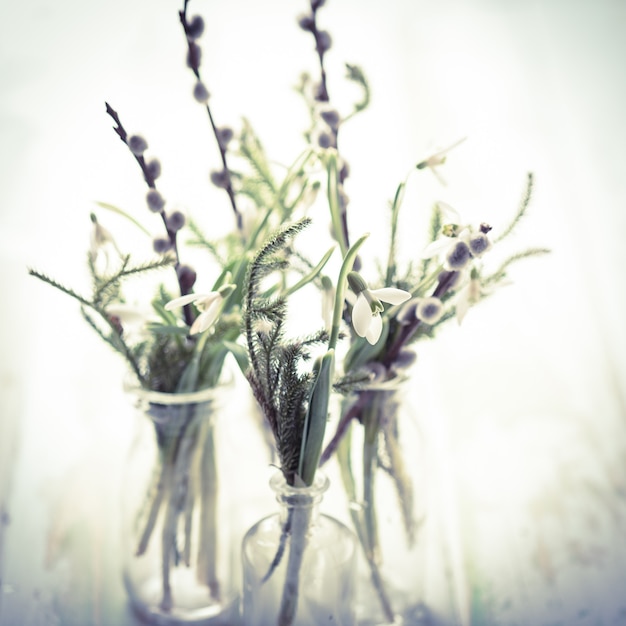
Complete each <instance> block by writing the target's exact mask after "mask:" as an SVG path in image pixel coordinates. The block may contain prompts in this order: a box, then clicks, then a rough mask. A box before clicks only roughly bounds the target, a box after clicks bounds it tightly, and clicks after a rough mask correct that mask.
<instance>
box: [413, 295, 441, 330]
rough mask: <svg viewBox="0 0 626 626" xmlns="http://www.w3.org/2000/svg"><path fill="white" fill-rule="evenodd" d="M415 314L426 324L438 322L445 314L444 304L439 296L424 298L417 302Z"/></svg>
mask: <svg viewBox="0 0 626 626" xmlns="http://www.w3.org/2000/svg"><path fill="white" fill-rule="evenodd" d="M415 315H416V317H417V318H418V319H420V320H422V322H424V323H425V324H430V325H432V324H436V323H437V322H438V321H439V320H440V319H441V317H442V316H443V304H442V303H441V300H440V299H439V298H423V299H421V300H420V301H419V302H418V304H417V309H416V311H415Z"/></svg>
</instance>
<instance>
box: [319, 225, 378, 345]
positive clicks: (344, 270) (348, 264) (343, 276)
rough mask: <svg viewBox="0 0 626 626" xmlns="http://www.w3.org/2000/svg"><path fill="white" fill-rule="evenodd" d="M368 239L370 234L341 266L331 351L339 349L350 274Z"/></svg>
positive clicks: (348, 255)
mask: <svg viewBox="0 0 626 626" xmlns="http://www.w3.org/2000/svg"><path fill="white" fill-rule="evenodd" d="M368 237H369V233H368V234H365V235H363V236H362V237H361V238H360V239H358V240H357V241H356V242H355V243H354V244H353V245H352V247H351V248H350V249H349V250H348V251H347V252H346V253H345V255H344V259H343V263H342V265H341V269H340V270H339V278H338V279H337V293H336V294H335V305H334V308H333V322H332V328H331V331H330V339H329V341H328V349H329V350H334V349H335V348H336V347H337V340H338V339H339V325H340V323H341V317H342V315H343V307H344V300H345V292H346V283H347V281H348V273H349V272H351V271H352V266H353V264H354V260H355V259H356V255H357V252H358V251H359V248H360V247H361V246H362V245H363V244H364V243H365V240H366V239H367V238H368Z"/></svg>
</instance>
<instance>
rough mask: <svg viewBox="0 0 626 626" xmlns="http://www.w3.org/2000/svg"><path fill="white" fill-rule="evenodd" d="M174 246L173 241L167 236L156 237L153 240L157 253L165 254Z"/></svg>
mask: <svg viewBox="0 0 626 626" xmlns="http://www.w3.org/2000/svg"><path fill="white" fill-rule="evenodd" d="M171 247H172V242H171V241H170V240H169V239H167V238H165V237H156V238H155V239H154V241H153V242H152V248H153V250H154V251H155V252H156V253H157V254H164V253H165V252H167V251H168V250H169V249H170V248H171Z"/></svg>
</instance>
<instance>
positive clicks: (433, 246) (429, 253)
mask: <svg viewBox="0 0 626 626" xmlns="http://www.w3.org/2000/svg"><path fill="white" fill-rule="evenodd" d="M453 243H454V239H453V238H452V237H439V239H435V241H431V242H430V243H429V244H428V245H427V246H426V247H425V248H424V249H423V250H422V254H421V255H420V257H421V258H422V259H432V257H434V256H438V255H440V254H444V253H445V252H446V250H447V249H448V248H449V247H450V246H451V245H452V244H453Z"/></svg>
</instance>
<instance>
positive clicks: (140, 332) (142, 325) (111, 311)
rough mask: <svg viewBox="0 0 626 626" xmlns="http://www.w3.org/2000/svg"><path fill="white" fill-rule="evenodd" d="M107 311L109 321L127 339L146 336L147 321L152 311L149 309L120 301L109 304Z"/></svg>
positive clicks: (138, 338) (137, 338)
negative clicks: (149, 311)
mask: <svg viewBox="0 0 626 626" xmlns="http://www.w3.org/2000/svg"><path fill="white" fill-rule="evenodd" d="M106 313H107V315H108V316H109V321H110V322H111V323H113V324H114V325H115V327H116V328H117V330H118V332H120V333H123V334H124V337H125V338H126V339H129V338H131V339H133V340H137V341H139V340H140V339H143V338H146V336H147V331H146V323H147V322H148V321H149V319H150V313H148V312H147V311H144V310H142V309H141V308H140V307H139V306H133V305H131V304H126V303H124V302H119V303H117V304H110V305H109V306H107V308H106Z"/></svg>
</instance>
